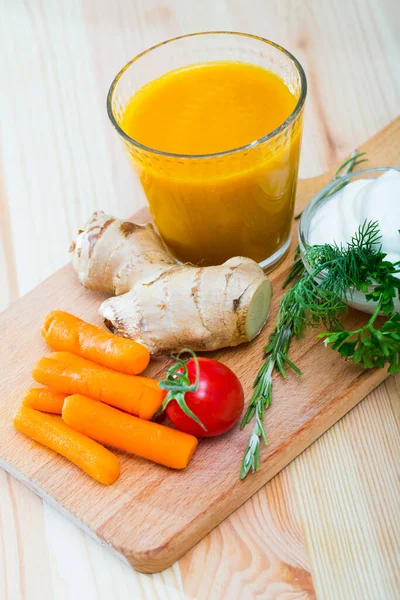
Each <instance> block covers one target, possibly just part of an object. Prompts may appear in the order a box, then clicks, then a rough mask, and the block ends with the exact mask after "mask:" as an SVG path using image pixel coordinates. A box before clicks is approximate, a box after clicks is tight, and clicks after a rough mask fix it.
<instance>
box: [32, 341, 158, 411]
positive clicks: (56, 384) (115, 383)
mask: <svg viewBox="0 0 400 600" xmlns="http://www.w3.org/2000/svg"><path fill="white" fill-rule="evenodd" d="M57 355H58V356H60V355H68V353H64V352H63V353H57ZM79 361H80V362H81V363H82V361H85V363H87V364H86V365H85V366H81V365H80V364H79V365H78V364H77V361H76V359H70V362H71V364H67V363H66V362H60V361H59V360H54V359H53V358H51V357H50V358H47V357H43V358H41V359H40V360H39V361H38V362H37V363H36V365H35V367H34V369H33V373H32V375H33V378H34V380H35V381H37V382H38V383H41V384H42V385H46V386H47V387H49V388H50V389H52V390H55V391H56V392H62V393H64V394H84V395H85V396H89V397H90V398H94V399H95V400H100V401H101V402H105V403H106V404H111V405H112V406H116V407H117V408H120V409H121V410H125V411H126V412H129V413H132V414H134V415H137V416H138V417H140V418H141V419H147V420H148V419H151V417H152V416H153V415H154V413H155V412H156V411H157V410H158V409H159V408H160V406H161V404H162V401H163V398H164V396H165V393H164V391H163V390H161V389H160V388H158V387H157V389H155V388H152V387H150V386H149V385H147V384H146V383H145V382H144V380H143V378H140V379H139V378H138V377H135V375H126V374H125V373H117V372H116V371H113V370H111V369H106V368H105V367H100V366H99V365H96V364H94V363H92V362H90V361H86V360H85V359H83V358H81V357H79ZM72 362H74V364H72Z"/></svg>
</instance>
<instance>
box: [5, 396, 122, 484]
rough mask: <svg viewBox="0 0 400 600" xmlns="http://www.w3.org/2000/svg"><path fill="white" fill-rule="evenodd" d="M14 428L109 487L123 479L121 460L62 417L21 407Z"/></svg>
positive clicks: (15, 418)
mask: <svg viewBox="0 0 400 600" xmlns="http://www.w3.org/2000/svg"><path fill="white" fill-rule="evenodd" d="M14 427H15V428H16V429H18V431H20V432H21V433H24V434H25V435H27V436H28V437H30V438H32V439H33V440H35V441H36V442H39V444H43V446H47V447H48V448H51V449H52V450H55V451H56V452H58V453H59V454H61V455H62V456H65V458H68V460H70V461H71V462H73V463H74V464H75V465H77V466H78V467H80V468H81V469H83V471H85V473H87V474H88V475H90V476H91V477H93V479H96V481H99V482H100V483H104V484H105V485H110V484H111V483H114V481H115V480H116V479H118V477H119V462H118V458H117V457H116V456H115V455H114V454H112V452H110V451H109V450H107V449H106V448H103V446H101V445H100V444H98V443H97V442H95V441H93V440H92V439H90V438H88V437H86V436H85V435H82V433H79V432H77V431H74V430H73V429H71V428H70V427H68V425H66V424H65V423H63V421H62V420H61V419H60V418H59V417H55V416H54V415H45V414H44V413H41V412H39V411H37V410H33V409H32V408H28V407H27V406H21V408H20V409H19V410H18V412H17V414H16V415H15V417H14Z"/></svg>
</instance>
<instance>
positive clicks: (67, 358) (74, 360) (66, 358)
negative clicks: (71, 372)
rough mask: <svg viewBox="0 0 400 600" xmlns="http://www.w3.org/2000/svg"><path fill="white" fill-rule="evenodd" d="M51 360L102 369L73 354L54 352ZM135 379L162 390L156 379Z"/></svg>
mask: <svg viewBox="0 0 400 600" xmlns="http://www.w3.org/2000/svg"><path fill="white" fill-rule="evenodd" d="M50 358H52V359H53V360H58V361H59V362H62V363H64V364H65V365H70V366H72V367H88V366H91V367H96V366H98V368H99V369H101V368H102V367H101V366H100V365H96V364H93V363H90V362H89V361H87V360H86V359H85V358H82V357H81V356H77V355H76V354H71V352H52V353H51V354H50ZM135 379H136V380H139V381H141V382H142V383H145V384H146V385H148V386H150V387H151V388H153V389H154V390H160V389H161V388H160V387H159V386H158V381H156V380H155V379H150V377H143V376H142V375H135ZM166 395H167V392H166V391H165V390H163V396H166Z"/></svg>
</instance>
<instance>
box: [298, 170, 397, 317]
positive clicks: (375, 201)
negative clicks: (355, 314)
mask: <svg viewBox="0 0 400 600" xmlns="http://www.w3.org/2000/svg"><path fill="white" fill-rule="evenodd" d="M341 182H343V183H345V184H346V185H345V186H344V187H342V188H341V189H340V190H338V191H337V192H334V189H335V188H336V187H337V186H338V184H340V183H341ZM365 221H367V222H368V221H377V222H378V224H379V230H380V234H381V239H380V240H379V245H380V246H381V247H382V252H385V253H386V255H387V256H386V259H385V260H388V261H390V262H392V263H396V262H398V261H400V231H399V230H400V168H398V167H380V168H377V169H366V170H363V171H356V172H355V173H349V174H348V175H344V176H343V177H339V178H337V179H335V180H334V181H332V182H330V183H329V184H328V185H327V186H326V187H324V188H323V189H322V190H321V191H320V192H319V193H318V194H316V196H314V198H313V199H312V200H311V202H310V203H309V204H308V206H307V208H306V209H305V210H304V212H303V214H302V217H301V221H300V225H299V245H300V252H301V256H302V259H303V262H304V265H305V267H306V269H307V270H308V271H310V267H309V265H308V264H307V261H306V259H305V251H306V248H307V246H313V245H320V244H333V243H336V244H337V245H339V246H340V245H344V246H345V245H346V244H348V243H349V242H350V241H351V238H352V237H353V236H354V234H355V233H356V232H357V231H358V228H359V227H360V225H362V224H363V223H364V222H365ZM395 276H396V277H399V278H400V273H397V274H396V275H395ZM318 278H319V279H322V278H323V273H321V274H320V275H319V276H318V277H317V279H318ZM346 299H347V302H348V304H349V306H352V307H353V308H356V309H357V310H361V311H363V312H367V313H373V312H374V310H375V308H376V303H374V302H368V301H367V300H366V298H365V294H364V293H363V292H359V291H357V290H349V293H348V294H347V298H346ZM395 310H396V311H397V312H400V299H399V298H397V299H396V300H395Z"/></svg>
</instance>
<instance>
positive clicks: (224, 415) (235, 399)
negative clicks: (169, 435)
mask: <svg viewBox="0 0 400 600" xmlns="http://www.w3.org/2000/svg"><path fill="white" fill-rule="evenodd" d="M198 361H199V367H200V379H199V387H198V389H197V391H196V392H185V402H186V404H187V406H188V407H189V408H190V410H191V411H192V412H193V413H194V414H195V415H196V417H197V418H198V419H200V421H201V422H202V423H203V425H204V426H205V427H206V429H207V431H205V430H204V429H203V428H202V427H201V426H200V425H198V424H197V423H196V422H195V421H194V420H193V419H192V418H191V417H189V416H188V415H186V414H185V413H184V412H183V411H182V409H181V408H180V407H179V406H178V403H177V401H176V400H171V401H170V402H169V404H168V405H167V408H166V411H167V416H168V418H169V420H170V421H171V422H172V423H173V424H174V425H175V427H177V429H180V430H181V431H185V432H186V433H191V434H192V435H195V436H196V437H211V436H215V435H221V434H222V433H225V432H226V431H228V430H229V429H231V428H232V427H233V426H234V425H235V423H237V421H238V420H239V417H240V415H241V412H242V410H243V404H244V394H243V388H242V385H241V383H240V381H239V379H238V378H237V377H236V375H235V373H233V371H231V370H230V369H229V368H228V367H227V366H225V365H223V364H222V363H220V362H217V361H216V360H211V359H210V358H198ZM187 370H188V376H189V381H190V383H195V381H196V364H195V361H194V360H193V359H190V360H189V361H188V362H187Z"/></svg>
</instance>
